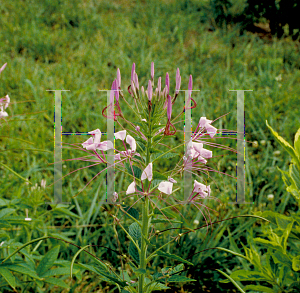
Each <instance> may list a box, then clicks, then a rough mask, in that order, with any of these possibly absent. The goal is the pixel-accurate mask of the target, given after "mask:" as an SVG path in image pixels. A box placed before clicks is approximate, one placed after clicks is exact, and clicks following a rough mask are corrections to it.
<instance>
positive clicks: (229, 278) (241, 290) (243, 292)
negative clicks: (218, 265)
mask: <svg viewBox="0 0 300 293" xmlns="http://www.w3.org/2000/svg"><path fill="white" fill-rule="evenodd" d="M216 271H218V272H219V273H221V274H222V275H224V276H225V277H226V278H227V279H228V280H230V281H231V283H232V284H233V285H234V286H235V287H237V288H238V289H239V290H240V292H242V293H246V292H245V291H244V290H243V289H242V288H241V287H240V286H239V285H238V284H237V282H235V281H234V280H233V279H232V278H231V277H229V276H228V275H227V274H226V273H224V272H222V271H220V270H218V269H216Z"/></svg>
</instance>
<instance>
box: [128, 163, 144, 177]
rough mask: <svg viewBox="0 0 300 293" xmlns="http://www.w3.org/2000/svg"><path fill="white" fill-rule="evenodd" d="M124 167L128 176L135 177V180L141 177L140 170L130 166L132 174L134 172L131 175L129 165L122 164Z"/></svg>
mask: <svg viewBox="0 0 300 293" xmlns="http://www.w3.org/2000/svg"><path fill="white" fill-rule="evenodd" d="M124 165H125V167H126V169H127V171H128V173H129V174H130V175H132V176H135V177H136V178H141V176H142V170H141V169H140V168H138V167H137V166H135V165H132V169H133V172H134V175H133V173H132V170H131V166H130V164H129V163H124Z"/></svg>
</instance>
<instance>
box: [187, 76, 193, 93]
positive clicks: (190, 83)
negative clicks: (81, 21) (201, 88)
mask: <svg viewBox="0 0 300 293" xmlns="http://www.w3.org/2000/svg"><path fill="white" fill-rule="evenodd" d="M192 89H193V77H192V75H190V79H189V87H188V90H189V92H188V93H189V98H190V97H191V93H192V92H191V91H192Z"/></svg>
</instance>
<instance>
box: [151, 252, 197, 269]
mask: <svg viewBox="0 0 300 293" xmlns="http://www.w3.org/2000/svg"><path fill="white" fill-rule="evenodd" d="M156 253H157V254H158V255H159V256H164V257H169V258H172V259H175V260H178V261H181V262H183V263H186V264H189V265H191V266H193V264H192V263H191V262H189V261H187V260H185V259H183V258H181V257H180V256H178V255H175V254H171V253H168V252H164V251H161V250H159V251H157V252H156Z"/></svg>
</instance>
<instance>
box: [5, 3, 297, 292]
mask: <svg viewBox="0 0 300 293" xmlns="http://www.w3.org/2000/svg"><path fill="white" fill-rule="evenodd" d="M203 3H204V2H203ZM203 3H202V2H200V3H199V4H197V3H196V1H182V2H181V1H151V2H145V1H135V2H132V1H80V2H75V1H74V2H73V3H67V2H62V1H58V0H57V1H53V0H51V1H43V2H40V1H10V2H6V3H4V4H3V5H2V7H1V18H0V24H1V27H4V28H5V30H3V31H2V33H1V35H0V42H1V44H2V45H1V48H0V59H1V62H2V63H1V64H0V65H2V64H4V63H5V62H7V63H8V65H7V67H6V69H5V70H4V71H3V72H2V74H1V82H0V92H1V94H2V95H3V96H4V95H5V94H9V96H10V98H11V101H12V103H11V105H10V106H9V108H8V109H7V112H8V114H9V117H8V118H9V124H6V123H1V128H0V134H1V136H6V137H2V138H1V139H0V141H1V147H0V152H1V153H0V155H1V161H2V162H3V163H4V164H6V165H7V166H9V167H10V168H11V169H13V170H14V171H15V172H17V173H18V174H20V175H21V176H23V177H25V178H30V181H31V182H33V183H34V184H35V183H36V182H40V181H41V179H42V178H46V179H47V185H48V184H50V183H52V181H53V179H52V178H53V165H49V163H52V162H53V126H54V122H53V107H54V94H53V92H49V91H46V90H47V89H67V90H69V91H68V92H64V93H63V94H62V97H63V101H62V103H63V106H62V109H63V111H62V115H63V118H62V126H63V132H86V131H90V130H93V129H95V128H99V129H100V130H101V131H105V128H106V120H105V118H104V117H102V115H101V111H102V109H103V108H104V107H105V106H106V96H105V94H101V93H100V92H99V91H98V90H99V89H108V88H110V86H111V82H112V81H113V79H114V78H115V76H116V70H117V68H120V71H121V75H122V88H123V89H124V92H127V85H129V84H130V83H129V82H130V72H131V66H132V63H133V62H135V63H136V71H137V74H138V75H139V82H140V85H141V84H143V85H144V86H146V84H147V80H148V79H149V77H150V64H151V62H152V61H154V63H155V79H156V80H157V78H158V76H162V79H163V81H164V79H165V74H166V72H169V74H170V79H171V81H170V84H171V89H173V88H174V87H175V72H176V69H177V67H179V68H180V73H181V76H182V89H186V88H187V85H188V77H189V75H190V74H192V75H193V88H194V89H200V90H201V91H200V92H195V95H194V94H193V95H194V99H195V100H196V101H197V104H198V106H197V108H196V109H195V110H193V112H192V116H193V129H195V128H196V125H197V123H198V121H199V118H200V117H201V116H206V117H207V118H208V119H216V118H217V117H219V116H221V115H223V114H225V113H228V112H231V113H230V114H229V115H227V116H226V117H224V118H222V119H220V120H221V121H220V122H217V123H216V125H215V126H216V127H218V128H220V127H223V128H224V129H232V130H234V129H236V94H235V93H233V92H229V91H228V90H229V89H253V92H247V93H245V121H246V122H245V131H246V133H247V135H246V140H247V141H250V142H252V141H255V140H256V141H258V147H254V146H252V144H251V143H247V144H246V195H247V201H254V202H255V204H254V205H253V206H249V205H242V206H239V207H236V206H230V205H226V209H225V210H222V208H221V207H218V204H217V203H213V202H211V207H212V208H214V209H218V208H219V210H218V212H217V213H220V212H222V213H224V214H227V213H228V212H231V213H232V214H233V215H238V214H246V213H253V212H254V211H255V210H264V209H266V208H271V205H270V203H268V201H267V194H270V193H273V194H274V195H275V202H276V209H278V210H279V211H280V212H282V213H286V212H287V211H288V210H289V209H295V207H296V203H295V202H294V200H293V198H292V197H291V196H290V195H289V194H288V193H287V192H286V191H285V187H284V185H283V181H281V178H280V174H279V172H278V171H277V170H276V166H278V167H279V168H281V169H283V170H287V169H288V163H289V157H288V155H287V154H285V153H284V152H283V150H282V149H280V148H279V147H278V144H277V143H276V142H275V141H274V139H273V138H272V136H271V134H270V132H269V131H268V129H267V127H266V124H265V121H266V120H268V122H269V124H270V125H271V126H272V127H273V129H275V130H276V131H277V132H278V133H279V134H280V135H282V136H283V137H284V138H285V139H286V140H288V141H289V142H290V143H292V142H293V138H294V135H295V133H296V131H297V129H298V128H299V114H300V113H299V107H297V105H298V100H299V93H300V85H299V82H298V81H299V77H300V59H299V42H293V41H292V40H291V39H290V38H289V37H287V38H285V39H281V40H279V39H276V38H273V40H272V41H266V40H262V39H260V38H259V37H258V36H257V35H255V34H252V33H246V34H244V35H240V34H239V31H238V29H235V28H231V29H228V30H221V29H217V30H215V31H210V23H209V14H206V13H205V10H204V8H203V6H204V4H203ZM198 9H199V11H198ZM279 75H281V77H282V80H281V81H277V80H276V77H278V76H279ZM122 107H123V105H122ZM182 107H183V96H182V97H181V100H180V99H179V100H178V103H177V104H175V105H174V106H173V110H174V112H175V113H179V111H180V110H181V109H182ZM122 109H124V113H126V114H127V115H129V117H130V118H131V119H133V116H132V113H131V112H130V110H129V109H128V107H126V106H124V108H122ZM174 117H175V116H174ZM218 123H219V124H218ZM95 125H97V127H95ZM181 125H182V126H183V124H182V123H181ZM182 129H183V127H178V134H177V138H178V139H183V133H182V132H179V130H182ZM116 131H117V127H116ZM7 136H8V137H10V138H7ZM13 138H19V139H22V140H26V141H27V143H25V142H21V141H18V140H15V139H13ZM84 140H86V136H63V142H66V143H82V142H83V141H84ZM261 140H265V141H268V143H267V145H266V146H263V145H262V144H261V142H260V141H261ZM29 142H30V143H33V145H32V144H30V143H29ZM175 142H176V141H175V139H173V138H172V140H171V143H172V144H173V143H175ZM213 142H217V143H222V144H224V145H228V146H231V147H233V148H236V143H235V142H234V141H233V140H229V139H215V140H214V141H213ZM32 149H37V150H32ZM277 149H279V150H280V151H281V154H280V156H279V157H276V156H275V155H274V154H273V152H274V151H275V150H277ZM82 154H83V153H82V152H70V151H68V150H63V158H66V159H67V158H72V157H73V158H74V157H78V156H80V155H82ZM225 154H226V156H224V157H223V158H222V159H221V160H219V157H218V158H217V159H216V160H212V163H211V164H213V163H214V164H215V165H210V166H211V167H213V168H215V169H216V167H219V168H220V171H222V172H226V173H228V174H231V175H232V176H235V160H236V156H235V155H234V154H232V153H228V152H226V151H219V150H218V151H217V150H216V151H214V155H216V156H217V155H225ZM86 165H87V164H85V163H84V162H76V163H75V162H72V161H70V162H66V163H65V164H64V168H63V173H64V174H67V173H68V172H71V171H73V170H75V169H77V168H80V167H83V166H86ZM171 166H172V161H170V162H169V163H167V164H164V165H162V164H160V167H161V168H163V170H165V171H166V170H168V169H169V168H170V167H171ZM230 168H231V170H230ZM97 170H98V171H97ZM95 172H99V168H96V167H93V168H89V169H83V170H81V171H80V172H75V173H73V174H71V175H70V176H68V177H67V178H66V179H65V180H64V181H63V192H64V193H63V194H64V197H65V198H64V199H65V200H66V201H71V202H72V206H73V208H72V211H73V212H74V213H76V214H79V215H82V218H81V219H80V220H75V219H74V218H72V217H69V218H67V219H68V221H69V223H68V224H66V225H67V226H69V225H70V226H71V225H74V226H75V225H87V224H91V225H93V224H99V225H102V224H103V222H104V221H108V220H105V214H103V211H102V209H101V208H100V207H99V205H97V201H99V200H100V198H101V197H102V196H103V194H104V192H105V185H104V184H102V185H101V184H100V183H101V182H103V179H99V180H97V181H94V184H91V187H88V188H86V190H85V191H84V192H83V193H82V194H80V195H79V196H78V197H77V198H76V199H71V196H74V195H75V194H76V193H77V192H78V190H80V189H81V188H83V187H84V185H85V184H86V183H87V182H88V181H89V180H90V179H91V178H92V177H93V176H94V175H95ZM0 174H1V178H2V182H1V186H0V194H1V197H3V198H7V199H13V198H20V199H21V198H25V197H28V196H29V193H28V191H27V189H26V185H25V184H24V182H22V180H21V179H20V178H18V177H16V176H15V175H14V174H12V173H11V172H9V171H8V170H7V169H3V168H2V169H0ZM210 175H211V176H212V174H210ZM213 176H214V177H213V178H214V180H217V182H218V187H219V188H220V190H218V189H217V188H216V185H215V184H212V185H211V186H212V189H213V191H214V192H215V194H216V196H217V197H218V198H219V199H220V200H222V201H223V202H225V203H226V202H228V201H233V200H235V194H236V191H235V190H236V187H235V186H236V185H235V183H236V182H235V180H234V179H232V178H230V177H227V176H222V177H219V176H218V175H213ZM101 178H103V176H102V177H101ZM217 178H219V179H217ZM274 182H278V184H274ZM117 184H118V186H119V187H118V188H120V189H122V188H123V190H124V188H125V190H126V188H127V186H128V183H127V182H126V180H125V179H124V180H118V181H117ZM99 185H101V186H100V189H99V191H98V192H99V194H98V195H97V196H96V194H97V192H96V191H97V189H98V187H99ZM116 190H117V185H116ZM52 192H53V189H52V187H50V188H47V189H46V194H48V195H50V196H51V194H52ZM39 209H40V211H41V212H42V211H43V210H45V209H47V207H46V206H45V205H43V206H40V208H39ZM108 209H110V208H108ZM23 211H24V210H23V209H21V208H20V209H19V210H18V211H17V213H18V215H23V214H24V215H25V211H24V212H23ZM30 212H32V211H31V210H30ZM215 216H216V215H215ZM187 217H188V219H189V220H190V222H191V223H192V221H193V220H194V218H196V217H198V219H199V220H200V221H201V217H199V215H192V214H190V215H187ZM202 221H203V219H202ZM243 221H244V220H239V221H233V223H232V225H233V226H237V225H240V224H241V223H243ZM55 223H56V224H58V225H62V224H63V223H64V222H63V220H57V219H56V220H55ZM55 223H54V219H48V222H47V224H48V225H49V226H51V225H54V224H55ZM107 223H109V222H107ZM107 229H109V227H107V228H105V227H101V226H100V228H97V229H94V228H80V229H76V228H70V229H68V231H69V232H71V233H73V234H74V235H75V236H74V237H73V238H72V236H67V237H70V239H73V240H74V241H75V242H76V243H77V244H78V245H81V246H83V245H86V243H88V242H95V243H97V242H98V243H100V242H101V241H100V240H99V238H101V237H102V239H103V241H102V242H101V245H104V244H105V243H106V245H109V246H110V247H114V248H115V249H116V248H117V246H116V241H115V239H114V237H113V236H110V235H109V234H111V233H106V232H107ZM9 233H10V234H9V235H10V238H12V239H13V238H16V237H19V238H20V240H19V241H21V242H22V241H24V242H25V241H26V238H25V236H24V234H20V235H19V234H17V232H14V231H11V232H9ZM40 233H42V232H40ZM56 233H60V232H59V231H57V232H56ZM105 233H106V235H105ZM36 234H38V233H36ZM18 235H19V236H18ZM42 235H43V234H42ZM61 235H63V234H62V233H61ZM66 235H67V234H66ZM200 236H201V234H200V233H199V234H197V235H196V236H195V237H200ZM202 236H203V235H202ZM120 237H121V240H122V239H123V241H124V242H126V238H125V236H124V235H121V234H120ZM122 237H123V238H122ZM222 237H223V236H222ZM222 237H221V238H220V239H219V240H220V241H221V240H222V239H223V238H222ZM224 238H225V236H224ZM200 239H201V238H200ZM99 241H100V242H99ZM54 243H55V242H53V244H54ZM45 244H46V243H45ZM48 245H51V242H50V243H48ZM191 245H192V244H191ZM43 246H45V245H44V244H43V245H41V247H40V248H39V251H40V252H41V253H44V252H45V249H46V248H45V247H43ZM125 247H126V246H125ZM170 249H171V250H172V251H173V253H175V252H177V251H180V250H181V249H180V248H179V247H178V246H177V247H175V246H174V247H171V248H170ZM191 249H196V250H197V247H194V248H191ZM199 250H200V249H199ZM75 252H76V250H75V249H73V248H71V247H69V246H65V248H64V249H63V253H64V257H62V258H61V259H70V256H71V255H72V254H73V255H74V253H75ZM181 252H182V253H184V251H181ZM97 253H98V254H100V255H102V256H103V257H105V258H106V259H107V260H110V259H111V260H112V263H113V264H116V263H115V261H114V260H113V256H112V255H108V254H107V253H105V251H101V250H97ZM220 256H222V254H221V253H219V252H217V253H214V257H213V258H214V259H215V261H216V266H220V265H222V264H221V263H220V261H219V263H218V257H220ZM205 260H206V261H207V260H208V256H207V257H205V256H203V258H202V259H201V258H199V259H197V261H199V262H200V261H202V262H205ZM80 261H81V262H83V263H84V262H87V261H88V258H86V256H84V255H80ZM228 261H231V262H232V267H231V269H232V270H233V269H234V266H235V264H236V263H237V261H236V260H235V259H232V260H230V259H228ZM160 262H161V260H160ZM210 272H212V271H210ZM200 276H201V277H200V278H199V277H198V278H197V279H198V280H199V281H198V282H197V285H198V286H200V284H201V286H202V284H203V283H201V279H205V276H202V275H200ZM193 277H195V276H193ZM202 277H203V278H202ZM211 278H212V279H210V281H211V280H213V281H214V282H217V280H218V279H220V275H219V274H218V273H213V274H212V277H211ZM92 280H93V281H95V280H96V279H93V278H92V279H91V281H90V282H92ZM208 283H209V282H206V283H205V284H206V287H208V285H207V284H208ZM210 283H211V282H210ZM101 284H102V285H103V283H101ZM197 285H195V286H197ZM226 285H227V286H229V285H230V284H222V285H220V287H217V288H218V290H220V291H221V290H222V289H225V290H226ZM98 286H100V285H99V282H98ZM105 286H106V285H103V287H105ZM185 286H187V288H189V289H188V290H191V291H182V292H194V291H192V290H195V287H189V286H191V285H185ZM185 286H183V288H185ZM214 286H218V285H214ZM193 288H194V289H193ZM229 288H231V289H230V290H232V288H233V287H228V289H227V290H229ZM111 289H112V288H111V287H110V290H111ZM49 290H50V289H49ZM52 290H53V289H52ZM93 290H96V289H93ZM99 290H100V289H99ZM103 290H104V289H103ZM47 292H50V291H47ZM53 292H54V291H53ZM74 292H75V291H74ZM93 292H96V291H93ZM99 292H101V291H99ZM103 292H109V291H108V289H105V290H104V291H103ZM178 292H179V291H178ZM195 292H196V291H195ZM206 292H208V291H206ZM227 292H228V291H227Z"/></svg>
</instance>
